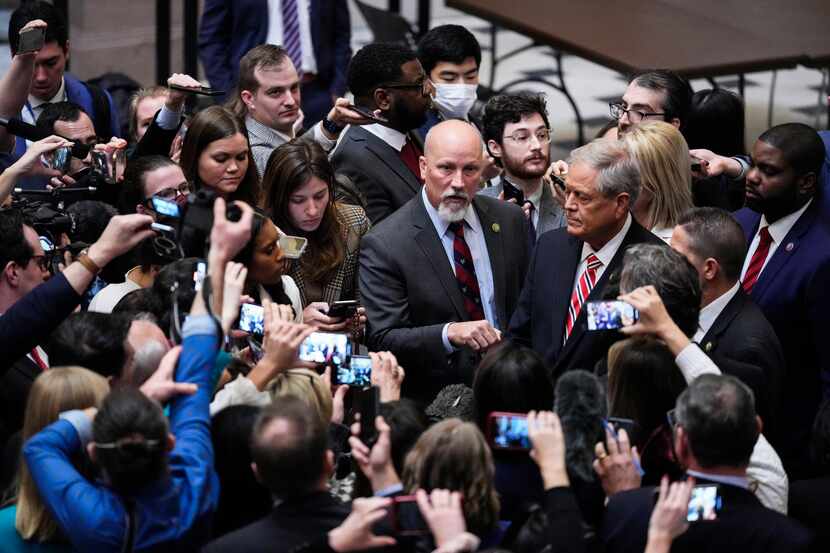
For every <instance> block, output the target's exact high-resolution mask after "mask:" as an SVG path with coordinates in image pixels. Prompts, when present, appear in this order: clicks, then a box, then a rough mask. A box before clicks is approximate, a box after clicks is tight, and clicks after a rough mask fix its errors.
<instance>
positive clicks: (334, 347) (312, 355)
mask: <svg viewBox="0 0 830 553" xmlns="http://www.w3.org/2000/svg"><path fill="white" fill-rule="evenodd" d="M351 353H352V343H351V341H349V335H348V334H335V333H333V332H312V333H311V334H310V335H309V337H308V338H306V339H305V340H303V343H302V344H300V359H302V360H303V361H311V362H312V363H317V364H319V365H331V366H332V370H334V371H337V370H338V369H339V368H340V366H341V365H345V364H346V360H347V359H349V357H350V356H351Z"/></svg>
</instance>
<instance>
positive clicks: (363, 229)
mask: <svg viewBox="0 0 830 553" xmlns="http://www.w3.org/2000/svg"><path fill="white" fill-rule="evenodd" d="M335 207H336V208H337V215H338V217H339V218H340V223H341V225H342V227H343V238H344V239H345V241H346V256H345V258H344V259H343V262H342V263H341V264H340V267H339V268H338V269H337V272H336V273H334V276H333V277H332V278H331V280H329V281H328V282H327V283H325V284H324V285H323V298H322V301H324V302H326V303H328V304H331V303H333V302H335V301H338V300H351V299H358V289H357V261H358V258H359V257H360V239H361V238H363V235H364V234H366V233H367V232H369V229H370V228H371V223H370V222H369V218H368V217H366V212H364V211H363V209H362V208H360V207H357V206H354V205H348V204H342V203H335ZM288 275H289V276H290V277H291V278H293V279H294V282H296V283H297V287H298V288H299V289H300V297H301V298H302V301H303V307H305V306H306V305H308V304H309V303H311V302H310V301H309V300H308V298H307V297H306V281H305V276H304V275H303V271H302V269H301V268H300V263H299V262H298V261H293V262H292V263H291V268H290V269H289V271H288Z"/></svg>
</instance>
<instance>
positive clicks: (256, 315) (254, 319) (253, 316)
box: [239, 303, 265, 336]
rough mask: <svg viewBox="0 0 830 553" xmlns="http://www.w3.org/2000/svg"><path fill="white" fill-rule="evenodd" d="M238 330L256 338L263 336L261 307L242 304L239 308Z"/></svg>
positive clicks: (263, 324)
mask: <svg viewBox="0 0 830 553" xmlns="http://www.w3.org/2000/svg"><path fill="white" fill-rule="evenodd" d="M239 330H244V331H245V332H248V333H250V334H256V335H257V336H262V335H263V334H265V309H263V308H262V306H261V305H254V304H252V303H243V304H242V306H241V307H240V308H239Z"/></svg>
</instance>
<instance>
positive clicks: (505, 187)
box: [501, 177, 525, 206]
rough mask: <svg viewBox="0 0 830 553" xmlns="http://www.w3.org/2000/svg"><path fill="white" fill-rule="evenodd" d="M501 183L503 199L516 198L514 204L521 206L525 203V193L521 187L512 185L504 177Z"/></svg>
mask: <svg viewBox="0 0 830 553" xmlns="http://www.w3.org/2000/svg"><path fill="white" fill-rule="evenodd" d="M501 183H502V191H503V197H504V200H505V201H510V200H516V205H518V206H522V205H523V204H524V203H525V193H524V192H522V190H521V188H518V187H516V186H513V185H512V184H510V183H509V182H507V179H505V178H504V177H502V179H501Z"/></svg>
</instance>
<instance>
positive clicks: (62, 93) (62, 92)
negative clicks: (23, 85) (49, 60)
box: [29, 77, 66, 110]
mask: <svg viewBox="0 0 830 553" xmlns="http://www.w3.org/2000/svg"><path fill="white" fill-rule="evenodd" d="M65 100H66V81H65V80H64V79H63V77H61V86H60V88H58V91H57V92H56V93H55V95H54V96H52V97H51V98H49V99H48V100H41V99H40V98H35V97H34V96H32V95H31V94H30V95H29V107H31V108H32V109H33V110H34V109H37V108H39V107H40V106H42V105H43V104H54V103H55V102H63V101H65Z"/></svg>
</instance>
